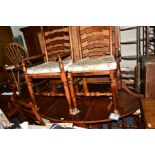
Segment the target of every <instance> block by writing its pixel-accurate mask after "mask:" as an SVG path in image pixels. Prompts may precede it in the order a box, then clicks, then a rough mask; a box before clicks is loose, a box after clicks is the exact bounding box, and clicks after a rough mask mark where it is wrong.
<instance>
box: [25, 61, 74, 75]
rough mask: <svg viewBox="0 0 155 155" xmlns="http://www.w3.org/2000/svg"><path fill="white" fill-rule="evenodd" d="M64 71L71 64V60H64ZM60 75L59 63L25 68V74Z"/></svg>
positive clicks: (46, 63) (53, 62)
mask: <svg viewBox="0 0 155 155" xmlns="http://www.w3.org/2000/svg"><path fill="white" fill-rule="evenodd" d="M63 64H64V70H65V71H66V70H67V68H68V66H69V65H71V64H72V60H64V61H63ZM55 72H58V73H60V67H59V62H55V61H51V62H45V63H43V64H40V65H37V66H33V67H30V68H27V74H46V73H55Z"/></svg>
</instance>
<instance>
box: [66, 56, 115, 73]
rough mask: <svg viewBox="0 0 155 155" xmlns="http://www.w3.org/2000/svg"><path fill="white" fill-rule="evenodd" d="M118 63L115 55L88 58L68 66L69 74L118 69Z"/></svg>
mask: <svg viewBox="0 0 155 155" xmlns="http://www.w3.org/2000/svg"><path fill="white" fill-rule="evenodd" d="M116 66H117V65H116V61H115V58H114V56H113V55H107V56H100V57H99V56H96V57H86V58H83V59H80V60H79V61H77V62H75V63H73V64H72V65H70V66H68V69H67V71H69V72H81V71H82V72H88V71H100V70H114V69H116Z"/></svg>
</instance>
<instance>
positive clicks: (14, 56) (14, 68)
mask: <svg viewBox="0 0 155 155" xmlns="http://www.w3.org/2000/svg"><path fill="white" fill-rule="evenodd" d="M3 56H4V58H5V61H6V64H5V66H4V71H5V74H6V77H7V80H8V81H9V82H11V81H13V82H14V83H15V85H16V89H17V91H20V88H21V73H22V65H21V64H22V61H21V60H22V58H26V59H27V58H29V53H28V51H27V50H26V49H25V48H24V47H23V46H21V45H20V44H17V43H9V44H8V45H7V47H6V48H5V50H4V52H3ZM10 73H11V74H10Z"/></svg>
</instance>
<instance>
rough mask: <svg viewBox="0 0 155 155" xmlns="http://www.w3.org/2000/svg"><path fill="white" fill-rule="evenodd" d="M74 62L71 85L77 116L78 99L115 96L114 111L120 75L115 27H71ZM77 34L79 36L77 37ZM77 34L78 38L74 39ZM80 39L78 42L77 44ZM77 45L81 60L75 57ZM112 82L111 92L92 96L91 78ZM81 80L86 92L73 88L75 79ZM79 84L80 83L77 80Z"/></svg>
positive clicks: (71, 69) (71, 67) (71, 68)
mask: <svg viewBox="0 0 155 155" xmlns="http://www.w3.org/2000/svg"><path fill="white" fill-rule="evenodd" d="M69 32H70V40H71V43H72V44H71V49H72V58H73V60H75V62H74V63H73V64H72V65H70V66H69V67H68V83H69V88H70V93H71V98H72V101H73V103H74V108H75V112H77V113H78V109H77V103H76V96H81V95H84V96H101V95H108V96H112V99H113V105H114V109H116V103H117V90H118V85H117V84H118V83H117V76H116V73H117V72H118V71H117V70H118V67H119V65H118V63H116V62H119V61H118V60H117V59H118V56H119V55H118V53H116V52H118V49H117V51H116V48H115V47H114V46H113V45H115V44H114V43H115V42H114V41H115V39H116V38H114V33H113V32H114V29H113V27H112V26H78V27H74V29H73V27H69ZM75 32H76V33H75ZM75 34H77V36H76V35H75ZM75 37H77V40H75ZM75 42H77V43H78V47H77V48H78V50H77V51H78V52H79V60H76V58H75V57H74V55H76V54H75V50H76V49H75ZM104 76H108V77H109V79H110V86H111V93H110V92H95V91H92V92H90V91H89V89H88V84H87V83H88V79H87V78H88V77H102V78H103V77H104ZM77 77H82V79H83V82H82V83H83V91H82V92H79V91H78V88H77V87H74V86H75V84H74V85H73V81H74V80H73V78H77ZM76 81H78V80H76Z"/></svg>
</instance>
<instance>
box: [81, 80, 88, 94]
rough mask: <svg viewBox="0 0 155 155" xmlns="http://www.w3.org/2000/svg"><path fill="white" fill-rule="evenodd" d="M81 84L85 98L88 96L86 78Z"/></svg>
mask: <svg viewBox="0 0 155 155" xmlns="http://www.w3.org/2000/svg"><path fill="white" fill-rule="evenodd" d="M82 83H83V88H84V95H85V96H87V95H88V85H87V79H86V78H83V79H82Z"/></svg>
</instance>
